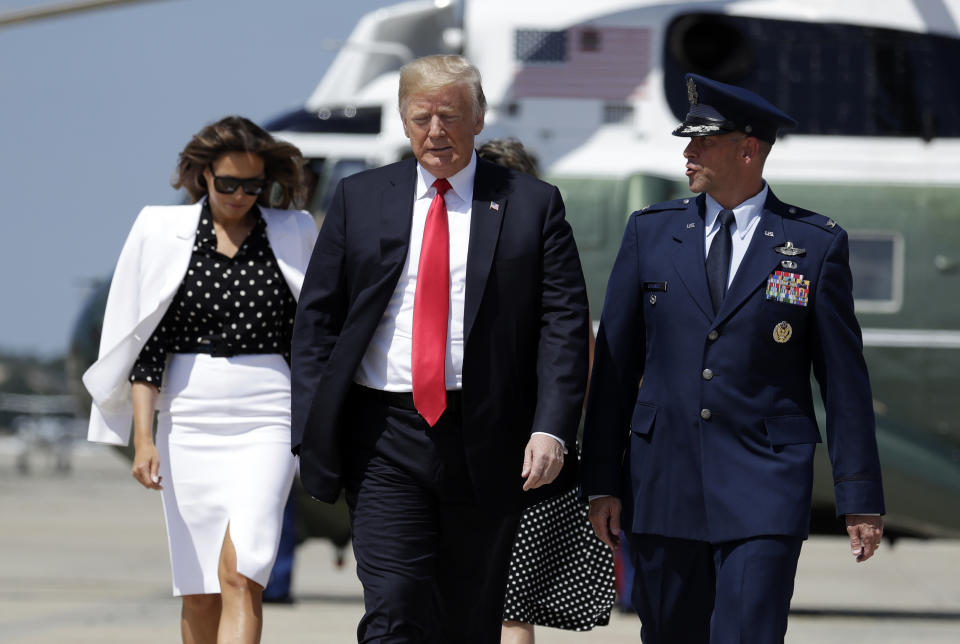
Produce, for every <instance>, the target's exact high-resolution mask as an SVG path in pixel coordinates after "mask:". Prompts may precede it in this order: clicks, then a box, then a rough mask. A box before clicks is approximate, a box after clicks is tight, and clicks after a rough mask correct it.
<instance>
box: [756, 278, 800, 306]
mask: <svg viewBox="0 0 960 644" xmlns="http://www.w3.org/2000/svg"><path fill="white" fill-rule="evenodd" d="M765 297H766V299H768V300H775V301H777V302H784V303H786V304H793V305H795V306H806V305H807V303H808V302H809V300H810V280H805V279H803V275H798V274H796V273H788V272H787V271H774V272H773V274H772V275H771V276H770V277H768V278H767V290H766V292H765Z"/></svg>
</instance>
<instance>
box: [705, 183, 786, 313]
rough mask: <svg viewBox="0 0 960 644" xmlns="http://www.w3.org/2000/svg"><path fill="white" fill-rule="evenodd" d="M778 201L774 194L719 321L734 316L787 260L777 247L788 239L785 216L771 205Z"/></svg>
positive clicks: (755, 231) (725, 300)
mask: <svg viewBox="0 0 960 644" xmlns="http://www.w3.org/2000/svg"><path fill="white" fill-rule="evenodd" d="M775 203H778V202H777V201H776V197H774V196H773V193H770V194H769V195H768V197H767V203H766V204H764V208H763V214H762V215H761V216H760V221H759V222H758V223H757V228H756V229H755V230H754V232H753V239H751V240H750V245H749V246H748V247H747V253H746V255H744V257H743V261H741V262H740V267H739V268H738V269H737V274H736V275H735V276H734V278H733V283H731V284H730V288H729V290H728V291H727V294H726V295H725V296H724V298H723V304H721V305H720V311H719V312H718V313H717V321H718V322H721V321H723V320H725V319H727V318H728V317H730V316H731V315H733V313H734V312H735V311H736V310H737V309H738V308H740V306H741V305H742V304H743V303H744V301H746V299H747V298H749V297H750V295H752V294H753V292H754V291H756V290H757V289H758V288H760V287H762V286H763V285H764V284H766V281H767V278H768V277H769V276H770V273H772V272H773V271H774V270H775V269H776V267H777V265H778V264H779V263H780V260H781V259H784V256H783V255H779V254H778V253H777V252H776V251H775V250H774V248H776V247H777V246H781V245H783V243H784V242H785V241H786V236H785V234H784V232H783V217H782V216H780V215H778V214H777V213H776V212H774V211H773V210H771V209H770V206H771V205H773V204H775Z"/></svg>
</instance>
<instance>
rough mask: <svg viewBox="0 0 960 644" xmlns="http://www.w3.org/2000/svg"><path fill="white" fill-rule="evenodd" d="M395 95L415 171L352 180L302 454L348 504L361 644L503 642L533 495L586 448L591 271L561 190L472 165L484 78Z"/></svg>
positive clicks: (304, 311) (320, 312)
mask: <svg viewBox="0 0 960 644" xmlns="http://www.w3.org/2000/svg"><path fill="white" fill-rule="evenodd" d="M399 97H400V115H401V119H402V122H403V127H404V132H405V133H406V135H407V136H408V138H409V139H410V143H411V147H412V148H413V153H414V156H415V157H416V158H415V159H409V160H406V161H401V162H400V163H396V164H393V165H389V166H386V167H383V168H379V169H376V170H371V171H368V172H364V173H361V174H358V175H354V176H352V177H350V178H347V179H345V180H343V181H342V182H341V183H340V185H339V186H338V187H337V189H336V193H335V195H334V198H333V203H332V206H331V208H330V211H329V212H328V213H327V217H326V220H325V222H324V225H323V229H322V231H321V233H320V237H319V239H318V241H317V244H316V247H315V249H314V254H313V257H312V259H311V261H310V266H309V268H308V269H307V273H306V277H305V279H304V287H303V292H302V293H301V296H300V303H299V308H298V311H297V318H296V323H295V326H294V338H293V369H292V377H293V445H294V446H295V449H296V450H298V453H299V455H300V476H301V480H302V482H303V485H304V487H305V488H306V489H307V490H308V491H309V492H310V493H311V494H312V495H313V496H314V497H316V498H317V499H320V500H321V501H326V502H333V501H334V500H336V498H337V496H338V494H339V492H340V490H341V488H345V490H346V496H347V502H348V504H349V506H350V512H351V521H352V530H353V544H354V553H355V554H356V558H357V573H358V575H359V577H360V580H361V582H362V583H363V587H364V601H365V604H366V614H365V615H364V617H363V619H362V621H361V623H360V626H359V629H358V639H359V640H360V641H361V642H444V643H446V642H499V637H500V619H501V614H502V609H503V596H504V585H505V579H506V573H507V563H508V559H509V554H510V546H511V543H512V541H513V537H514V533H515V531H516V525H517V521H518V519H519V513H520V511H521V507H522V501H523V499H524V491H525V490H530V489H533V488H537V487H540V486H542V485H545V484H547V483H549V482H551V481H552V480H553V479H554V478H555V477H556V476H557V474H558V472H559V471H560V469H561V466H562V464H563V461H564V451H565V447H570V448H572V447H573V446H574V445H575V440H576V431H577V424H578V416H579V406H580V404H581V402H582V398H583V394H584V389H585V386H586V374H587V338H588V324H589V321H588V315H587V302H586V291H585V287H584V282H583V274H582V271H581V268H580V260H579V257H578V255H577V250H576V246H575V244H574V241H573V237H572V234H571V230H570V227H569V225H568V224H567V223H566V221H565V218H564V209H563V202H562V200H561V198H560V194H559V192H558V191H557V189H556V188H555V187H553V186H551V185H548V184H546V183H543V182H541V181H539V180H537V179H534V178H533V177H530V176H529V175H525V174H523V173H518V172H514V171H511V170H508V169H506V168H502V167H500V166H496V165H494V164H491V163H487V162H485V161H482V160H478V159H477V158H476V154H475V152H474V148H473V145H474V137H475V136H476V135H477V134H479V133H480V131H481V130H482V128H483V117H484V109H485V102H484V98H483V91H482V89H481V86H480V76H479V73H478V72H477V70H476V69H475V68H474V67H473V66H472V65H470V64H469V63H467V62H466V61H465V60H464V59H463V58H461V57H459V56H429V57H426V58H422V59H418V60H416V61H413V62H412V63H409V64H408V65H406V66H404V68H403V69H402V70H401V74H400V92H399ZM438 251H439V252H438Z"/></svg>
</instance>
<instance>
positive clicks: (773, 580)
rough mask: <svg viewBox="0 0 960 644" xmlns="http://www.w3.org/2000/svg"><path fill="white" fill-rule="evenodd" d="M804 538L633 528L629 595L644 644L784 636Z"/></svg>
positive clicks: (767, 640)
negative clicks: (699, 535) (696, 535)
mask: <svg viewBox="0 0 960 644" xmlns="http://www.w3.org/2000/svg"><path fill="white" fill-rule="evenodd" d="M802 543H803V541H802V540H801V539H800V538H799V537H783V536H773V537H754V538H751V539H744V540H741V541H731V542H727V543H719V544H710V543H706V542H704V541H690V540H687V539H670V538H667V537H661V536H658V535H639V534H633V535H630V555H631V559H632V560H633V564H634V566H635V568H636V573H635V576H634V579H633V596H632V601H633V606H634V608H635V609H636V611H637V614H639V615H640V622H641V632H640V634H641V638H642V640H643V642H644V644H708V643H709V644H776V643H777V642H780V643H782V642H783V638H784V635H785V634H786V632H787V616H788V614H789V612H790V598H791V597H792V596H793V580H794V577H795V576H796V572H797V559H799V557H800V546H801V544H802Z"/></svg>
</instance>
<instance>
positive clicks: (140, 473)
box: [130, 441, 163, 490]
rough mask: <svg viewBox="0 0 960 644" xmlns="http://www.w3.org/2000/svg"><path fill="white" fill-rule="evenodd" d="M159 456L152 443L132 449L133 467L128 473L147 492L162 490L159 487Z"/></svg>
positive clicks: (161, 487)
mask: <svg viewBox="0 0 960 644" xmlns="http://www.w3.org/2000/svg"><path fill="white" fill-rule="evenodd" d="M159 471H160V454H159V452H157V446H156V445H154V444H153V441H150V442H149V443H146V442H145V443H144V444H142V445H137V446H136V447H135V448H134V455H133V467H132V468H131V469H130V473H131V474H133V478H135V479H137V481H138V482H139V483H140V485H142V486H143V487H145V488H147V489H149V490H162V489H163V486H162V485H160V481H161V480H162V479H161V478H160V474H159Z"/></svg>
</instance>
